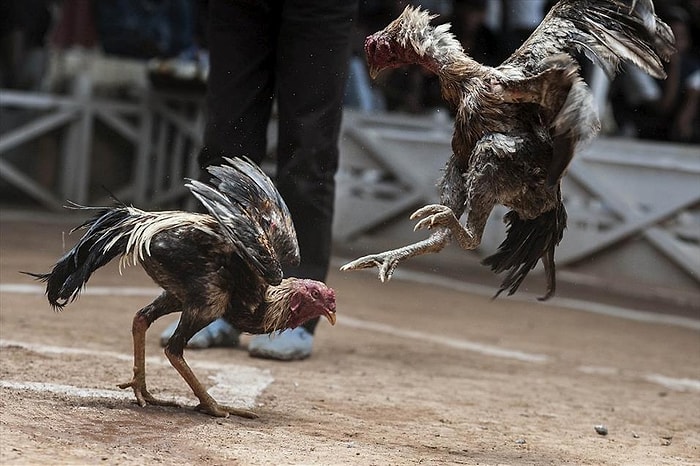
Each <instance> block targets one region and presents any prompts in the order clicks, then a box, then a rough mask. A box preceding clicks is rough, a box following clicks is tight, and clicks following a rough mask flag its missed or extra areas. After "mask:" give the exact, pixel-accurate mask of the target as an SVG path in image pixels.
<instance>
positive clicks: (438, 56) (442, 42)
mask: <svg viewBox="0 0 700 466" xmlns="http://www.w3.org/2000/svg"><path fill="white" fill-rule="evenodd" d="M416 48H417V51H418V53H419V55H420V54H421V52H422V56H421V57H420V59H419V63H420V64H421V65H422V66H423V67H424V68H425V69H427V70H429V71H431V72H433V73H435V74H436V75H437V76H438V77H439V78H440V84H441V87H442V93H443V96H444V97H445V99H447V100H448V101H450V102H452V103H454V104H458V103H459V102H460V101H461V98H462V97H461V95H462V90H463V89H464V86H465V85H469V82H470V81H472V80H473V79H474V78H477V79H478V78H485V77H486V76H487V75H488V68H487V67H485V66H484V65H482V64H480V63H479V62H477V61H476V60H474V59H473V58H471V57H470V56H469V55H467V54H466V53H464V50H463V49H462V46H461V44H460V43H459V41H457V39H456V38H455V37H454V36H453V35H452V34H451V33H446V34H440V31H439V29H437V30H435V33H434V34H433V35H432V36H431V37H429V38H428V39H426V41H425V43H423V44H422V46H419V47H416Z"/></svg>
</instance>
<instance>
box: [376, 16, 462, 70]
mask: <svg viewBox="0 0 700 466" xmlns="http://www.w3.org/2000/svg"><path fill="white" fill-rule="evenodd" d="M436 17H437V15H432V14H430V13H429V12H427V11H425V10H421V9H420V8H414V7H412V6H407V7H406V8H405V9H404V10H403V13H401V15H400V16H399V17H398V18H396V19H395V20H394V21H392V22H391V23H390V24H389V25H388V26H387V27H385V28H384V29H382V30H381V31H378V32H376V33H374V34H372V35H371V36H368V37H367V38H366V39H365V53H366V55H367V65H368V68H369V73H370V76H371V77H372V78H373V79H374V78H375V77H376V76H377V75H378V74H379V72H380V71H382V70H383V69H385V68H398V67H400V66H403V65H408V64H419V65H423V66H425V67H426V68H428V69H431V70H432V71H437V70H436V69H434V68H435V66H436V65H437V64H439V63H440V61H441V58H442V57H443V56H446V55H448V54H451V53H454V52H459V53H464V52H463V49H462V46H461V45H460V43H459V41H458V40H457V39H456V38H455V36H454V34H452V33H451V32H450V25H449V23H446V24H442V25H439V26H432V25H431V24H430V21H431V20H432V19H434V18H436Z"/></svg>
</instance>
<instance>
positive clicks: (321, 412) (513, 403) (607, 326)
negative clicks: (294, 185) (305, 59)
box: [0, 220, 700, 465]
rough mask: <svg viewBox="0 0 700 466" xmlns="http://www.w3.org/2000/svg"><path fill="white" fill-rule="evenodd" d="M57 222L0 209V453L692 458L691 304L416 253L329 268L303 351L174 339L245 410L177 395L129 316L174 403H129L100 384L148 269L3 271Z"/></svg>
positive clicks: (275, 460) (187, 459)
mask: <svg viewBox="0 0 700 466" xmlns="http://www.w3.org/2000/svg"><path fill="white" fill-rule="evenodd" d="M70 226H71V225H70V224H56V223H45V224H41V223H32V222H26V221H13V220H9V221H8V220H3V222H2V228H1V232H0V275H1V282H2V285H1V286H2V288H0V393H1V398H0V409H1V414H0V464H3V465H14V464H47V465H49V464H50V465H56V464H124V465H129V464H133V465H142V464H158V463H160V464H193V465H195V464H196V465H217V464H220V465H231V464H242V465H257V464H259V465H269V464H324V465H325V464H353V465H354V464H361V465H373V464H376V465H386V464H440V465H442V464H469V465H475V464H479V465H504V464H507V465H523V464H526V465H548V464H551V465H562V464H572V465H603V464H610V465H623V464H627V465H690V464H700V320H696V321H692V320H688V319H676V320H674V319H672V318H669V319H667V318H666V317H663V316H661V315H659V316H658V319H657V317H655V316H649V315H647V314H639V313H631V316H632V317H636V318H645V317H651V320H652V321H651V322H643V321H638V320H632V319H628V318H620V317H619V316H615V315H610V313H611V312H612V313H613V314H615V313H620V312H621V311H620V310H619V309H613V308H596V309H597V310H598V311H603V312H604V313H594V312H584V311H580V310H572V309H570V308H564V307H561V306H560V305H557V301H556V299H555V300H553V304H552V305H543V304H541V303H538V302H537V301H536V300H535V299H534V297H527V296H525V297H524V298H525V299H523V297H522V296H521V297H520V299H517V300H516V299H500V298H499V299H498V300H495V301H491V300H490V299H489V297H488V296H485V295H483V294H481V293H469V292H466V291H464V290H465V289H469V288H468V287H467V288H464V289H460V287H459V286H453V285H454V282H451V281H447V280H445V281H444V282H443V284H442V285H440V284H434V283H433V284H430V283H426V278H431V279H432V280H436V281H438V282H440V280H439V277H436V276H434V275H430V274H428V273H425V274H421V273H413V274H410V273H407V274H404V275H403V277H404V278H403V279H402V278H401V276H399V277H397V279H395V280H392V281H391V282H390V283H388V284H384V285H382V284H381V283H380V282H379V281H377V280H376V278H375V277H374V275H373V274H369V273H358V272H356V273H340V272H334V273H332V274H331V276H330V278H329V284H330V285H331V286H333V287H334V288H335V289H336V292H337V296H338V314H339V317H338V324H337V325H336V327H334V328H331V327H330V326H329V325H328V324H327V323H325V322H323V323H321V324H320V326H319V329H318V332H317V338H316V342H315V347H314V354H313V356H312V358H310V359H309V360H306V361H302V362H294V363H281V362H274V361H265V360H258V359H253V358H250V357H249V356H248V354H247V352H246V351H244V350H242V349H212V350H205V351H188V352H186V354H185V356H186V358H187V359H188V361H189V362H190V363H191V365H192V367H193V369H194V371H195V372H196V373H197V374H198V375H199V376H200V379H202V380H203V381H206V382H207V384H208V385H210V386H211V387H212V393H213V394H215V396H216V397H217V398H218V399H220V400H221V401H227V402H230V403H236V404H239V405H241V406H246V405H247V406H252V408H253V409H254V410H255V411H256V412H257V413H258V414H259V415H260V417H259V418H258V419H256V420H247V419H241V418H235V417H231V418H228V419H216V418H212V417H209V416H206V415H203V414H199V413H197V412H195V411H193V410H192V407H193V406H194V405H195V404H196V403H195V401H196V400H195V398H194V397H193V396H192V394H191V392H190V391H189V389H188V387H187V386H186V385H185V383H184V381H183V380H182V379H181V378H180V377H179V376H178V375H177V373H176V372H175V370H174V369H172V368H171V367H170V366H169V365H168V363H167V361H166V360H165V358H164V356H163V354H162V351H161V349H160V348H159V345H158V335H159V333H160V332H161V330H162V329H163V328H164V327H165V326H166V325H167V324H168V323H169V322H170V321H172V319H173V318H174V317H173V316H169V317H166V318H164V319H163V322H156V324H154V326H153V328H152V329H151V330H150V332H149V334H148V340H147V345H148V346H147V356H149V357H150V358H151V359H149V360H148V365H147V374H148V378H149V387H150V388H151V389H152V391H153V392H154V393H155V394H156V395H159V396H161V397H166V398H173V399H176V400H180V401H182V402H184V405H185V406H184V407H182V408H162V407H146V408H140V407H138V406H137V405H135V404H134V402H133V399H132V394H131V393H130V392H127V391H121V390H119V389H118V388H116V384H117V383H120V382H125V381H127V380H129V379H130V377H131V367H132V364H131V319H132V317H133V314H134V312H135V311H136V310H138V309H139V308H140V307H142V306H143V305H145V304H147V303H148V302H149V301H150V300H151V299H152V297H153V296H155V295H156V294H157V293H158V290H157V289H156V288H155V286H154V285H153V284H152V282H151V281H150V279H148V277H147V276H146V275H145V274H144V273H143V272H142V271H141V270H140V269H138V268H131V269H128V270H126V271H125V273H124V275H122V276H120V275H119V274H118V273H117V270H116V264H113V266H112V265H110V266H109V267H107V268H105V269H104V270H101V271H99V272H98V273H97V274H96V275H95V276H94V277H93V279H92V280H91V282H90V285H89V286H88V287H87V290H86V294H85V295H84V296H82V297H81V298H80V299H79V300H78V301H77V302H75V303H73V304H72V305H71V306H69V307H68V308H67V309H66V310H65V311H64V312H62V313H54V312H52V310H51V309H50V308H49V306H48V304H47V302H46V301H45V298H44V297H43V296H42V292H41V290H40V289H39V288H38V287H37V284H36V283H35V282H33V281H32V280H31V279H30V278H29V277H27V276H24V275H21V274H19V273H17V271H19V270H29V271H44V270H47V269H48V267H49V266H50V265H51V264H52V263H53V262H54V261H55V259H57V257H58V256H59V255H60V254H61V252H62V248H63V246H62V232H63V231H67V230H69V229H70ZM75 239H76V238H75V237H70V238H66V243H67V244H68V245H70V244H72V243H73V242H74V241H75ZM335 269H336V270H337V267H335ZM477 291H478V290H477ZM490 291H493V290H490ZM622 313H624V312H622ZM246 341H247V340H246V339H244V341H243V344H244V345H245V343H246ZM597 425H604V426H605V427H606V428H607V432H608V433H607V435H601V434H599V433H597V432H596V430H595V426H597Z"/></svg>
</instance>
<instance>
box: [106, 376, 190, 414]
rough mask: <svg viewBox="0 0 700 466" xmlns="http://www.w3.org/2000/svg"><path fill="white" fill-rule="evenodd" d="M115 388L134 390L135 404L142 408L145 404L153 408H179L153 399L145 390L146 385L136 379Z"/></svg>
mask: <svg viewBox="0 0 700 466" xmlns="http://www.w3.org/2000/svg"><path fill="white" fill-rule="evenodd" d="M117 387H119V388H121V389H126V388H132V389H133V390H134V395H135V396H136V402H137V403H138V404H139V406H141V407H142V408H143V407H145V406H146V405H147V404H149V405H155V406H173V407H179V406H180V405H179V404H177V403H175V402H174V401H166V400H159V399H158V398H155V397H154V396H153V395H151V393H150V392H149V391H148V390H147V389H146V384H145V383H144V382H142V381H138V380H136V379H133V380H132V381H131V382H126V383H120V384H119V385H117Z"/></svg>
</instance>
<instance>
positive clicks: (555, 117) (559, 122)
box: [498, 0, 675, 186]
mask: <svg viewBox="0 0 700 466" xmlns="http://www.w3.org/2000/svg"><path fill="white" fill-rule="evenodd" d="M674 42H675V39H674V37H673V33H672V32H671V28H669V26H668V25H667V24H666V23H664V22H663V21H661V20H660V19H659V18H658V17H657V16H656V13H655V11H654V4H653V3H652V0H561V1H560V2H559V3H557V4H556V5H555V6H554V7H552V9H551V10H550V11H549V13H548V14H547V16H546V17H545V18H544V20H542V23H541V24H540V25H539V26H538V27H537V29H535V31H534V32H533V33H532V35H530V37H529V38H528V39H527V40H526V41H525V43H524V44H523V45H522V46H521V47H520V48H519V49H518V50H516V51H515V53H513V55H511V56H510V58H508V59H507V60H506V61H505V62H503V63H502V64H501V65H500V66H499V67H498V70H499V71H501V72H502V73H503V75H504V76H505V77H506V89H505V90H504V99H505V100H509V101H521V102H533V103H537V104H539V105H541V106H542V107H543V108H546V109H547V111H548V112H549V114H550V117H549V118H551V119H550V124H551V128H552V137H553V145H554V154H553V159H552V163H551V165H550V167H549V168H548V171H547V182H548V184H549V185H550V186H554V185H556V183H557V182H558V180H559V179H560V178H561V176H562V175H563V173H564V170H565V169H566V167H567V166H568V164H569V162H570V161H571V158H572V157H573V154H574V151H575V147H576V145H577V144H578V143H579V142H580V141H585V140H589V139H591V138H592V137H593V136H595V134H597V132H598V129H599V127H600V126H599V123H598V117H597V112H596V111H595V109H594V107H593V101H592V98H591V93H590V91H589V90H588V87H587V86H586V85H585V83H584V82H583V80H582V79H581V78H580V76H579V72H578V70H579V64H578V63H577V62H576V59H575V58H574V57H575V56H576V55H577V53H583V54H584V55H585V56H587V57H588V58H589V59H590V60H592V61H593V62H594V63H596V64H598V65H599V66H600V67H601V68H602V69H603V70H605V72H606V73H607V74H608V75H609V76H610V77H613V76H614V75H615V73H616V72H617V70H618V67H619V65H620V63H621V62H623V61H627V62H631V63H633V64H635V65H637V66H638V67H640V68H641V69H642V70H643V71H645V72H646V73H648V74H650V75H651V76H653V77H655V78H665V77H666V73H665V71H664V67H663V64H662V61H663V60H668V59H669V57H670V56H671V55H672V54H673V53H674V52H675V48H674Z"/></svg>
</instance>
